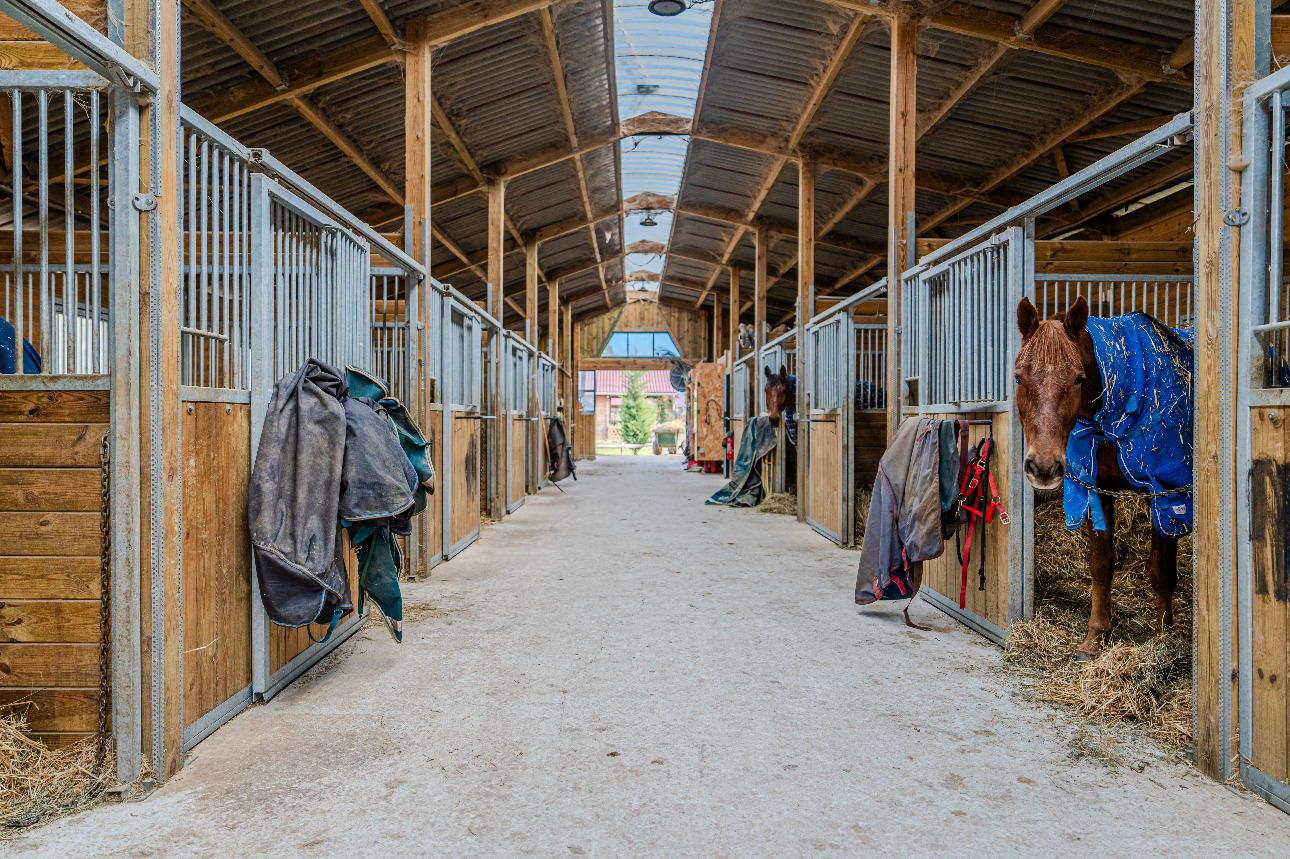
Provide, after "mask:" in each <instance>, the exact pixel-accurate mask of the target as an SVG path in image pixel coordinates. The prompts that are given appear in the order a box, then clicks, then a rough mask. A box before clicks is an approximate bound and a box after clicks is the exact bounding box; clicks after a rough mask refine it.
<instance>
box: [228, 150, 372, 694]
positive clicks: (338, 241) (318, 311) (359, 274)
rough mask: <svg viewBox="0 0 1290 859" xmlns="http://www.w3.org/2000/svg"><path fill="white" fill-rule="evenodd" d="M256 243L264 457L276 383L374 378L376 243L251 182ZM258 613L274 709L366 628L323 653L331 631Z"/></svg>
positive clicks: (332, 642) (256, 626)
mask: <svg viewBox="0 0 1290 859" xmlns="http://www.w3.org/2000/svg"><path fill="white" fill-rule="evenodd" d="M251 240H252V243H253V244H252V247H251V261H250V265H251V289H252V308H251V313H252V322H251V325H252V332H253V333H252V338H251V368H252V372H251V452H252V455H253V456H254V455H255V453H256V451H257V449H258V447H259V443H260V434H261V431H262V429H263V427H264V418H265V411H266V408H267V406H268V402H269V399H270V397H271V396H272V392H273V385H274V383H275V381H277V380H278V379H281V378H282V377H283V376H286V375H287V374H289V373H292V372H294V371H295V370H297V369H298V368H299V367H301V366H302V365H304V363H305V362H306V361H307V360H308V359H310V358H316V359H318V360H320V361H323V362H326V363H328V364H331V365H332V366H335V367H337V368H344V367H346V366H354V367H358V368H360V369H364V370H371V369H373V368H372V367H371V359H372V350H371V337H372V334H371V327H372V325H371V315H372V303H371V272H370V268H371V263H370V251H369V249H368V245H367V242H366V240H364V239H362V238H361V237H359V236H357V235H355V234H354V233H352V232H350V231H349V230H348V229H346V228H345V227H343V226H342V225H341V224H340V223H338V222H337V221H336V220H335V219H334V218H332V217H329V216H328V215H326V214H325V213H323V212H321V211H319V210H318V209H317V208H316V207H314V206H313V205H311V204H310V203H308V202H307V201H305V200H304V199H302V198H301V197H299V196H298V195H296V194H295V193H293V192H292V191H290V190H288V189H287V188H285V187H283V186H281V185H279V184H278V183H277V182H275V181H274V180H272V179H270V178H269V177H268V176H265V175H263V174H255V175H253V176H252V177H251ZM345 559H346V567H347V568H348V569H349V573H350V575H349V578H350V591H351V596H352V598H353V600H355V605H357V600H358V598H359V594H358V581H357V565H356V562H355V561H354V558H353V553H352V552H346V553H345ZM254 607H255V613H254V615H253V618H252V620H253V635H254V639H253V640H254V644H255V655H254V670H253V675H254V687H255V692H256V693H257V694H259V695H261V696H263V697H264V698H266V699H267V698H270V697H272V696H273V695H275V694H277V692H278V691H279V690H281V689H282V688H283V687H284V686H285V685H286V684H287V683H290V682H291V681H292V680H293V679H295V678H296V677H297V676H299V675H300V674H301V673H302V672H303V671H305V670H306V669H307V668H309V666H311V665H313V664H314V663H315V662H317V661H318V660H319V659H321V658H322V657H323V656H325V655H326V654H327V653H329V652H330V651H331V650H332V649H333V648H335V647H336V645H337V644H339V643H340V642H341V641H343V640H344V639H345V638H347V637H348V636H349V635H350V634H352V633H353V632H354V631H356V630H357V629H358V627H359V626H360V625H361V624H362V623H363V618H362V617H360V616H358V615H357V613H351V614H350V615H349V617H348V618H347V619H346V620H345V621H344V622H342V623H341V625H340V626H339V627H338V628H337V629H336V630H335V631H334V632H333V633H332V635H331V637H330V638H329V639H328V640H327V641H326V642H321V643H315V642H314V641H313V638H319V639H321V638H322V637H323V636H324V634H325V632H326V626H325V625H320V624H315V625H314V626H313V628H312V629H311V628H309V627H304V628H300V629H288V628H286V627H281V626H277V625H274V624H270V623H269V621H268V616H267V615H266V614H265V612H264V609H263V605H262V604H261V603H260V601H259V600H255V601H254ZM311 633H312V635H311Z"/></svg>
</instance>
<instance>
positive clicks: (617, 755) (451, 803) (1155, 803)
mask: <svg viewBox="0 0 1290 859" xmlns="http://www.w3.org/2000/svg"><path fill="white" fill-rule="evenodd" d="M679 468H680V460H679V458H677V457H605V458H601V459H600V460H598V461H596V462H594V463H586V464H584V465H583V466H582V467H581V468H580V472H579V478H580V479H579V480H578V481H577V482H576V483H570V484H568V487H567V488H568V491H567V493H566V494H564V495H561V494H560V493H558V492H556V491H555V490H554V489H550V488H548V489H546V490H544V491H542V492H541V493H539V494H538V495H535V496H532V497H530V499H529V501H528V503H527V504H525V506H524V507H523V509H521V510H520V511H518V512H517V513H516V514H515V515H514V516H511V517H508V518H507V519H506V520H504V521H503V522H501V523H499V524H497V525H494V526H491V527H490V528H488V529H486V539H483V540H481V541H480V543H479V545H478V546H477V547H476V548H475V549H474V550H472V551H471V552H469V553H466V554H464V555H463V556H462V557H461V558H460V559H459V560H457V561H454V562H453V564H452V566H451V568H445V569H444V570H442V571H439V572H438V573H437V574H436V575H435V576H434V577H432V578H431V579H430V580H429V581H426V582H421V583H416V584H411V585H409V586H408V588H407V592H406V594H405V597H406V600H407V604H408V608H407V612H406V615H405V621H404V643H403V645H402V647H401V648H400V646H399V645H396V644H395V643H394V642H393V641H392V640H391V639H390V637H389V636H388V635H386V634H385V632H384V631H383V630H382V629H381V627H380V625H379V623H377V622H375V621H371V622H369V623H368V625H367V627H366V628H365V629H363V630H362V631H360V632H359V633H358V634H356V635H355V636H354V637H353V638H351V639H350V640H349V641H348V642H347V643H346V644H344V645H342V646H341V647H340V648H339V649H338V650H337V651H336V652H335V653H334V654H333V655H332V656H331V657H329V658H328V659H326V660H324V661H323V662H322V663H321V664H320V665H318V666H316V667H314V668H313V669H311V670H310V671H309V672H308V673H306V674H305V675H304V676H303V677H302V678H301V680H300V681H299V682H297V683H295V684H293V685H292V686H291V687H289V688H288V689H286V690H285V691H284V692H282V694H280V695H279V696H278V697H276V698H274V699H273V700H272V701H270V702H269V703H268V704H266V705H265V706H262V707H255V708H252V709H250V710H248V711H247V712H246V713H245V714H244V715H243V716H241V717H240V718H238V719H235V720H233V721H232V722H231V723H229V725H227V726H226V727H225V728H223V729H222V730H220V731H218V732H216V733H215V734H214V735H212V736H211V737H210V738H209V739H208V740H207V741H205V742H204V743H202V745H201V747H200V748H199V749H198V750H197V751H196V755H195V759H194V760H192V761H191V762H190V763H189V765H188V766H187V767H185V768H184V769H183V770H182V771H181V772H180V773H179V774H178V775H177V776H176V777H175V778H173V779H171V780H170V781H169V782H168V783H167V784H166V785H164V786H163V787H162V788H160V789H159V790H158V791H157V792H156V793H154V794H153V795H152V797H151V798H149V800H148V801H147V802H144V803H129V804H124V805H114V806H103V807H100V808H98V809H96V810H93V811H91V812H88V813H86V814H82V815H78V816H75V817H71V818H68V819H65V820H62V821H59V822H56V823H53V824H51V825H49V826H47V827H44V828H41V829H39V830H36V831H33V832H30V833H29V834H27V835H24V836H21V837H19V838H18V839H17V840H16V841H13V842H10V843H8V844H6V845H5V853H6V855H11V856H67V855H82V856H100V857H108V856H143V855H164V856H175V855H190V854H193V855H210V854H212V853H214V852H218V853H220V854H222V855H241V856H247V855H263V854H266V853H269V852H273V853H276V854H282V855H297V854H303V853H309V854H311V855H340V854H341V853H342V852H349V853H353V851H354V850H355V849H356V848H357V849H358V850H360V851H361V852H363V853H368V852H376V850H377V849H379V851H380V853H381V854H382V855H386V856H415V855H451V856H463V855H488V856H503V855H507V856H514V855H523V854H533V855H539V856H561V855H586V856H609V855H632V856H642V855H651V856H663V855H670V856H677V855H691V856H699V855H702V856H739V855H750V854H756V855H779V856H800V855H805V854H808V853H815V852H817V851H818V852H821V853H824V854H832V853H842V854H847V855H856V854H862V853H877V852H878V851H883V852H884V853H887V852H891V853H896V852H899V853H903V854H908V855H928V854H949V853H953V854H955V855H991V856H1003V855H1020V854H1030V855H1035V854H1036V853H1039V854H1046V855H1051V854H1054V853H1058V852H1062V853H1071V852H1077V853H1080V854H1094V853H1096V854H1098V855H1109V856H1114V855H1127V854H1128V853H1130V852H1131V853H1133V854H1135V855H1160V854H1164V853H1169V854H1171V855H1201V854H1204V853H1209V854H1210V855H1215V854H1217V853H1219V852H1221V853H1222V854H1224V855H1243V856H1273V855H1284V850H1285V845H1286V844H1287V843H1290V841H1288V840H1287V839H1288V838H1290V819H1288V818H1287V817H1286V816H1285V815H1283V814H1281V813H1280V812H1278V811H1277V810H1275V809H1274V808H1272V807H1271V806H1270V805H1268V804H1266V803H1262V802H1258V801H1254V800H1251V799H1247V798H1242V797H1241V796H1238V795H1236V794H1235V793H1232V792H1230V791H1229V790H1227V789H1225V788H1224V787H1222V786H1221V785H1219V784H1216V783H1214V782H1212V781H1210V780H1208V779H1206V778H1204V777H1203V776H1202V775H1200V774H1199V773H1198V772H1196V771H1195V770H1192V769H1188V768H1187V767H1185V766H1184V765H1182V764H1179V763H1173V762H1169V761H1166V760H1162V759H1160V758H1158V757H1157V756H1156V755H1155V754H1154V753H1153V752H1152V751H1151V750H1150V749H1149V748H1146V747H1142V748H1126V749H1124V750H1122V752H1121V756H1122V758H1123V760H1124V762H1125V763H1124V765H1122V766H1120V767H1119V768H1118V769H1116V770H1114V771H1113V770H1110V769H1108V768H1107V767H1106V766H1104V765H1102V764H1099V763H1096V762H1090V761H1088V760H1075V759H1073V753H1074V752H1073V747H1072V743H1071V737H1072V736H1073V735H1074V733H1075V731H1076V725H1075V724H1074V723H1073V722H1072V721H1071V720H1070V719H1069V718H1068V717H1066V716H1064V715H1058V714H1057V713H1056V712H1055V711H1050V710H1047V709H1045V708H1043V707H1041V706H1038V705H1035V704H1030V703H1026V702H1024V701H1021V700H1019V699H1018V698H1017V697H1016V695H1015V691H1016V686H1015V683H1014V681H1013V680H1011V679H1010V678H1009V677H1007V676H1006V675H1003V674H1001V673H1000V672H998V671H996V670H995V669H996V668H997V667H998V666H999V664H1000V654H999V651H998V650H997V649H996V648H994V647H993V646H990V645H987V644H985V643H984V642H982V640H981V639H980V638H979V637H977V636H976V635H975V634H974V633H972V632H971V631H969V630H967V629H965V628H964V627H962V626H960V625H958V624H957V623H956V622H954V621H953V620H951V619H950V618H949V617H947V616H945V615H943V614H941V613H940V612H938V611H935V610H933V609H932V608H930V607H929V606H927V605H926V604H921V605H916V606H915V608H914V611H913V616H914V617H915V619H916V620H918V621H919V622H921V623H924V624H929V625H931V626H932V627H933V631H931V632H928V633H917V632H914V631H913V630H910V629H908V628H907V627H905V626H904V623H903V621H902V619H901V616H900V606H899V604H897V605H896V606H895V607H892V608H886V607H876V608H871V609H869V610H866V611H865V612H864V613H863V614H861V613H859V612H857V610H856V608H855V606H854V605H852V599H851V591H852V588H853V586H854V576H855V559H856V553H854V552H849V551H846V550H843V549H839V548H836V547H834V546H833V545H832V544H831V543H829V542H827V541H826V540H825V539H824V538H823V537H821V536H819V535H817V534H815V533H814V532H813V531H811V530H809V529H806V528H803V527H801V526H800V525H799V524H798V523H797V522H795V521H794V520H793V519H792V517H788V516H774V515H767V514H762V513H758V512H756V511H751V510H734V509H727V508H717V507H706V508H705V507H703V506H701V502H702V500H703V498H705V497H706V496H707V495H709V494H711V493H712V492H713V491H714V490H715V489H716V488H717V487H718V486H719V485H720V483H721V478H720V477H717V476H706V475H699V474H681V473H679ZM1138 768H1141V769H1142V771H1141V772H1137V771H1135V770H1136V769H1138ZM1246 796H1248V794H1247V795H1246ZM234 821H235V823H234ZM215 845H218V847H216V846H215ZM377 845H379V848H377Z"/></svg>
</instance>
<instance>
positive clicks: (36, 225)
mask: <svg viewBox="0 0 1290 859" xmlns="http://www.w3.org/2000/svg"><path fill="white" fill-rule="evenodd" d="M22 75H23V78H24V83H23V84H22V85H20V86H4V87H0V99H3V100H4V102H5V105H6V107H7V108H8V110H9V113H10V117H11V125H10V127H9V128H8V129H6V130H7V132H8V133H9V135H11V137H12V141H13V142H12V150H13V151H12V158H11V162H12V163H11V164H10V168H11V169H10V171H9V177H8V178H9V180H10V181H9V182H8V183H7V184H8V185H9V187H8V189H7V191H6V192H5V193H3V195H2V198H0V223H3V224H4V226H0V231H3V232H6V233H8V234H9V235H8V237H9V241H8V242H6V243H5V244H7V245H9V248H11V250H6V251H5V252H3V253H2V254H0V320H2V321H0V372H3V373H6V374H7V373H17V374H23V373H41V374H46V375H52V374H58V375H101V374H106V373H109V372H110V370H111V339H110V336H109V335H110V328H109V326H110V324H111V311H110V308H111V305H112V300H111V281H110V278H109V276H108V265H107V263H108V260H107V257H106V251H107V248H109V247H110V246H111V245H110V241H108V239H109V233H108V231H109V230H110V229H111V225H112V215H113V213H112V211H111V210H110V209H109V207H108V191H107V187H106V182H107V172H108V171H105V170H103V169H102V168H103V165H104V164H105V163H107V161H108V157H111V155H112V146H111V140H110V137H109V136H108V131H109V127H110V121H111V119H112V117H110V116H109V115H108V114H107V112H106V111H104V110H103V107H102V105H103V99H102V95H101V92H102V90H101V89H100V87H103V86H106V82H104V81H102V79H100V78H98V77H97V76H96V75H93V74H92V73H80V72H72V73H68V72H50V73H42V72H24V73H22ZM78 80H84V81H85V83H83V84H81V83H77V82H76V81H78ZM91 81H96V82H97V84H96V83H91ZM105 156H107V157H105ZM122 214H123V215H124V216H130V215H132V214H133V212H132V211H131V210H130V207H129V204H128V203H127V205H126V207H125V209H124V210H123V212H122Z"/></svg>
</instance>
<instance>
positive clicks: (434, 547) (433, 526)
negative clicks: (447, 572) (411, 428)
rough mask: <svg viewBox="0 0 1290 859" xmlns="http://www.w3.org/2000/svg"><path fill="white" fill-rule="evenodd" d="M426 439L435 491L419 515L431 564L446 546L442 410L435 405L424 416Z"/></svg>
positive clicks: (445, 473)
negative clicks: (444, 536)
mask: <svg viewBox="0 0 1290 859" xmlns="http://www.w3.org/2000/svg"><path fill="white" fill-rule="evenodd" d="M425 432H426V439H427V440H428V441H429V442H430V458H431V462H432V463H433V464H434V474H435V489H434V493H433V494H432V495H431V496H430V497H429V499H427V501H428V503H427V505H426V509H425V512H424V513H422V514H421V516H422V520H423V522H424V523H425V525H424V528H425V530H424V531H423V533H424V534H425V535H426V542H427V544H428V545H429V547H430V558H431V563H433V562H434V559H435V558H436V557H439V556H441V555H442V554H443V552H444V550H446V549H447V546H445V545H444V543H443V497H444V493H445V492H447V491H448V480H449V477H448V474H447V472H445V471H444V470H443V410H442V408H440V407H439V406H437V405H433V406H430V411H429V413H428V414H427V415H426V426H425Z"/></svg>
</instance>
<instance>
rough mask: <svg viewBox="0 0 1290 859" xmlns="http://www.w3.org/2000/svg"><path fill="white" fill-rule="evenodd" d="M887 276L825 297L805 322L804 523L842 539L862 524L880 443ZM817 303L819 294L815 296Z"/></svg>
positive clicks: (801, 389) (883, 434)
mask: <svg viewBox="0 0 1290 859" xmlns="http://www.w3.org/2000/svg"><path fill="white" fill-rule="evenodd" d="M886 290H887V286H886V281H885V280H884V281H879V282H878V283H876V284H874V285H873V286H869V287H866V288H865V289H863V290H861V291H860V292H858V293H856V294H855V295H853V296H851V297H849V298H847V299H845V300H843V301H840V302H837V303H834V304H832V305H831V306H829V307H826V308H824V309H823V310H821V311H820V312H819V313H817V314H816V315H815V316H814V317H813V318H812V319H810V320H809V321H808V322H807V324H806V326H805V328H804V330H805V334H804V340H805V349H804V350H803V361H802V372H801V373H800V374H799V376H798V412H799V418H798V430H797V434H798V455H799V456H803V457H805V458H806V468H805V470H804V473H805V477H806V486H805V491H803V492H802V493H801V497H802V499H803V501H804V503H805V507H806V509H805V516H806V521H807V523H808V524H809V525H810V526H811V527H812V528H814V529H815V530H816V531H818V532H819V533H821V534H823V535H824V536H825V537H828V538H829V539H830V540H832V541H833V542H835V543H837V544H838V545H841V546H851V545H854V544H855V542H856V540H857V538H858V536H859V533H858V529H860V528H863V525H862V524H861V523H860V516H859V513H860V512H863V510H862V509H861V510H860V511H859V512H858V510H857V508H858V507H860V508H862V507H863V505H858V504H857V498H858V497H861V496H862V494H863V493H864V492H867V491H868V490H870V489H871V488H872V487H873V481H874V478H875V476H876V475H877V473H878V460H879V459H881V458H882V454H883V451H884V450H885V449H886V447H887V443H886V442H887V410H886V407H885V405H886V400H885V398H884V396H883V393H882V392H883V391H884V390H885V379H886V367H887V359H886V352H887V333H886V316H885V310H884V309H885V307H886V300H885V296H886ZM821 303H822V302H821Z"/></svg>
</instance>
